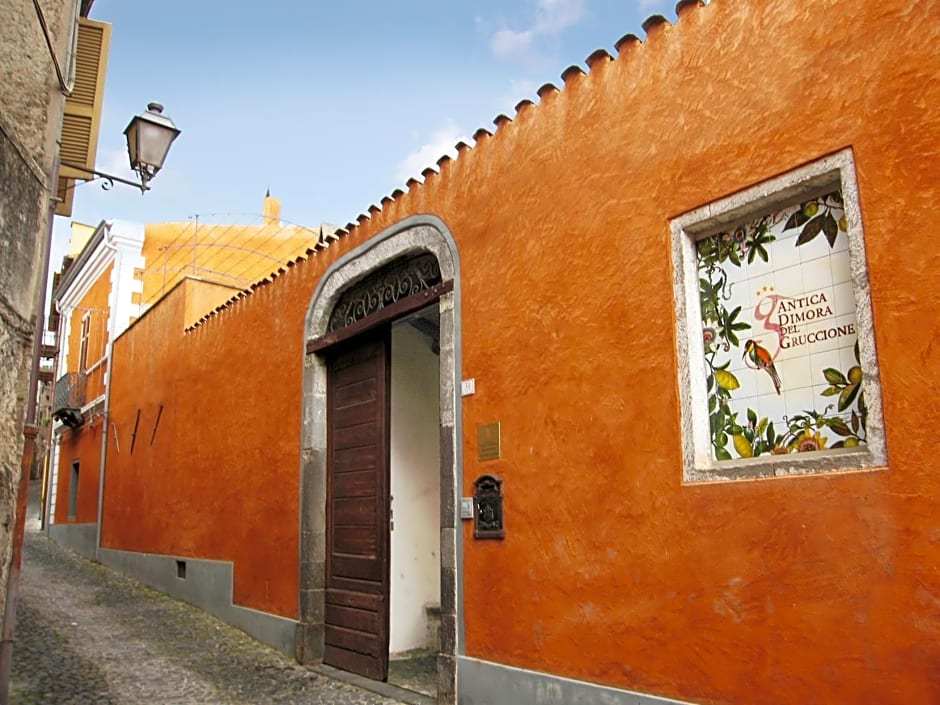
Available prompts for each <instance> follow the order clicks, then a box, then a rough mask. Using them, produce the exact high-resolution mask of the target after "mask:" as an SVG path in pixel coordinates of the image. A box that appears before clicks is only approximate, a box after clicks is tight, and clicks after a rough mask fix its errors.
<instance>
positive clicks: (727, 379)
mask: <svg viewBox="0 0 940 705" xmlns="http://www.w3.org/2000/svg"><path fill="white" fill-rule="evenodd" d="M715 381H716V382H717V383H718V386H719V387H721V388H722V389H727V390H729V391H730V390H732V389H737V388H738V387H740V386H741V383H740V382H738V378H737V377H735V376H734V375H733V374H732V373H731V372H728V370H715Z"/></svg>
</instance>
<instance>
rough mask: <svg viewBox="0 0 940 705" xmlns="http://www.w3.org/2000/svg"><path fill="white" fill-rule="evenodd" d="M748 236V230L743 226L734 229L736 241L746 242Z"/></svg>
mask: <svg viewBox="0 0 940 705" xmlns="http://www.w3.org/2000/svg"><path fill="white" fill-rule="evenodd" d="M746 238H747V231H746V230H745V229H744V228H743V227H741V228H738V229H737V230H735V231H734V239H735V242H744V240H745V239H746Z"/></svg>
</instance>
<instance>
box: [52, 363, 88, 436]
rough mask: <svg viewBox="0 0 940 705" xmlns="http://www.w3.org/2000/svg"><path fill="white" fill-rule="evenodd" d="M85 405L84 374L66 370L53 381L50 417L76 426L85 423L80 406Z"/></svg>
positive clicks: (72, 426) (67, 424) (73, 426)
mask: <svg viewBox="0 0 940 705" xmlns="http://www.w3.org/2000/svg"><path fill="white" fill-rule="evenodd" d="M83 406H85V375H84V373H81V372H66V373H65V374H64V375H62V376H61V377H59V379H58V380H57V381H56V383H55V395H54V396H53V398H52V418H54V419H58V420H59V421H61V422H62V423H64V424H65V425H66V426H69V427H71V428H77V427H78V426H81V425H82V424H83V423H85V417H84V416H83V415H82V407H83Z"/></svg>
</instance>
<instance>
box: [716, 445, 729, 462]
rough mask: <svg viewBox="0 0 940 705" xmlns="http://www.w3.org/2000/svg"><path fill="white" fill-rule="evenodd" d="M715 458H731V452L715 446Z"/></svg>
mask: <svg viewBox="0 0 940 705" xmlns="http://www.w3.org/2000/svg"><path fill="white" fill-rule="evenodd" d="M715 458H717V459H718V460H731V453H729V452H728V451H726V450H725V449H724V448H715Z"/></svg>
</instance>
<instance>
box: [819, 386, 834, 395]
mask: <svg viewBox="0 0 940 705" xmlns="http://www.w3.org/2000/svg"><path fill="white" fill-rule="evenodd" d="M838 393H839V388H838V387H826V389H824V390H823V391H822V392H820V395H821V396H824V397H834V396H835V395H836V394H838Z"/></svg>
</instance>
